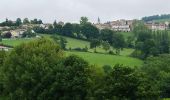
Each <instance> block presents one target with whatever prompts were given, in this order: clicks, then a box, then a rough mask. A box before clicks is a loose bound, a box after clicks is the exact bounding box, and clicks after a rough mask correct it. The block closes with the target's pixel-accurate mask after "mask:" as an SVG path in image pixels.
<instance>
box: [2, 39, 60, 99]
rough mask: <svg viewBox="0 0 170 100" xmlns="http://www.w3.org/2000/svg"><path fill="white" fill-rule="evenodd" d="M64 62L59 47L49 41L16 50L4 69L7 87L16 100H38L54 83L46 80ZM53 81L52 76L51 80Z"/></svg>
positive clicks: (23, 46)
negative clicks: (61, 61) (46, 87)
mask: <svg viewBox="0 0 170 100" xmlns="http://www.w3.org/2000/svg"><path fill="white" fill-rule="evenodd" d="M62 58H63V53H62V51H61V50H60V48H59V46H58V45H56V44H55V43H54V42H52V41H50V40H46V39H38V40H35V41H34V42H30V43H28V44H22V45H20V46H17V47H15V48H14V49H13V50H12V51H11V53H10V54H9V56H8V57H7V58H6V59H5V61H4V65H3V68H2V69H3V71H2V72H3V74H4V85H5V86H4V87H5V90H6V91H7V93H8V97H10V98H11V99H13V100H18V99H27V100H32V99H36V100H37V98H38V96H39V95H41V94H43V91H44V90H45V87H44V86H46V85H47V86H49V85H50V82H51V81H52V80H53V79H52V80H47V81H48V82H49V84H47V83H48V82H47V81H46V76H48V75H49V73H50V72H51V71H52V70H53V69H54V68H55V67H56V66H57V64H58V63H59V61H60V60H61V59H62ZM51 78H52V76H51Z"/></svg>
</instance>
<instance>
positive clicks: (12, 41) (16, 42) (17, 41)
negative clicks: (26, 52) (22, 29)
mask: <svg viewBox="0 0 170 100" xmlns="http://www.w3.org/2000/svg"><path fill="white" fill-rule="evenodd" d="M32 40H34V39H3V40H2V42H0V43H3V44H5V45H9V46H17V45H20V44H21V43H27V42H29V41H32Z"/></svg>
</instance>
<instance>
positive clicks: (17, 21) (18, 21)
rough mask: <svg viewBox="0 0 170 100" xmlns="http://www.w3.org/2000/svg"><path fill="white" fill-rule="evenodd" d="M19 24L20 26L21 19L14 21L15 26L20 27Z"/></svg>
mask: <svg viewBox="0 0 170 100" xmlns="http://www.w3.org/2000/svg"><path fill="white" fill-rule="evenodd" d="M21 24H22V20H21V18H17V20H16V25H17V26H20V25H21Z"/></svg>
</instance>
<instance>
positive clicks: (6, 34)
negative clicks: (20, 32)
mask: <svg viewBox="0 0 170 100" xmlns="http://www.w3.org/2000/svg"><path fill="white" fill-rule="evenodd" d="M11 36H12V34H11V32H7V33H4V34H2V37H3V38H11Z"/></svg>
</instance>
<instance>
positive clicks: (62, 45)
mask: <svg viewBox="0 0 170 100" xmlns="http://www.w3.org/2000/svg"><path fill="white" fill-rule="evenodd" d="M66 45H67V40H66V39H65V38H63V37H60V46H61V48H62V49H64V50H66Z"/></svg>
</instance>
